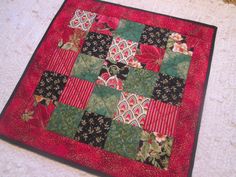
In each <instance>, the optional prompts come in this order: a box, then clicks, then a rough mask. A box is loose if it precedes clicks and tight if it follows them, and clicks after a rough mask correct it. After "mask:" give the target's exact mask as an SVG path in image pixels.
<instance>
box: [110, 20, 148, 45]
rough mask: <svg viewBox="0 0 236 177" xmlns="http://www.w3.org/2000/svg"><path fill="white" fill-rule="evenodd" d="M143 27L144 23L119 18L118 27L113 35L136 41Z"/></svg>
mask: <svg viewBox="0 0 236 177" xmlns="http://www.w3.org/2000/svg"><path fill="white" fill-rule="evenodd" d="M144 27H145V25H143V24H140V23H136V22H132V21H128V20H120V22H119V26H118V29H117V30H116V31H115V32H114V35H115V36H119V37H121V38H123V39H126V40H131V41H134V42H138V41H139V39H140V36H141V34H142V32H143V29H144Z"/></svg>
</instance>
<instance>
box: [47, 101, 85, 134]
mask: <svg viewBox="0 0 236 177" xmlns="http://www.w3.org/2000/svg"><path fill="white" fill-rule="evenodd" d="M83 113H84V111H83V110H81V109H77V108H74V107H71V106H68V105H64V104H61V103H60V104H59V105H58V106H57V108H56V109H55V111H54V112H53V114H52V116H51V118H50V120H49V123H48V125H47V129H48V130H50V131H53V132H56V133H58V134H60V135H63V136H67V137H70V138H74V136H75V133H76V131H77V129H78V128H77V126H78V125H79V122H80V120H81V119H82V116H83Z"/></svg>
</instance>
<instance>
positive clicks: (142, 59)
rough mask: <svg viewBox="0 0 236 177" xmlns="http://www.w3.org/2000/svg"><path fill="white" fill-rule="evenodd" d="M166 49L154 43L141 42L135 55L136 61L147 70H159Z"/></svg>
mask: <svg viewBox="0 0 236 177" xmlns="http://www.w3.org/2000/svg"><path fill="white" fill-rule="evenodd" d="M164 55H165V49H162V48H158V47H156V46H152V45H146V44H140V46H139V49H138V50H137V52H136V55H135V61H136V62H139V63H140V64H141V65H142V66H144V68H146V69H147V70H151V71H154V72H159V70H160V66H161V63H162V59H163V58H164Z"/></svg>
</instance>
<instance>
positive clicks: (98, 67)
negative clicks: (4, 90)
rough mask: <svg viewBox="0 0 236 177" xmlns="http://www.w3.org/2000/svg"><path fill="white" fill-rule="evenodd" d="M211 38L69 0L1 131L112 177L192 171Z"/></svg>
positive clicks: (204, 28)
mask: <svg viewBox="0 0 236 177" xmlns="http://www.w3.org/2000/svg"><path fill="white" fill-rule="evenodd" d="M215 34H216V28H215V27H213V26H210V25H205V24H202V23H201V24H200V23H197V22H191V21H189V20H183V19H178V18H173V17H169V16H167V15H161V14H154V13H150V12H146V11H141V10H136V9H129V8H127V7H123V6H119V5H112V4H111V3H103V2H101V1H95V0H67V1H65V2H64V5H63V6H62V8H61V10H60V11H59V12H58V14H57V16H56V18H54V20H53V22H52V23H51V26H50V28H49V29H48V30H47V33H46V34H45V36H44V38H43V40H42V42H41V43H40V45H39V47H38V48H37V50H36V52H35V53H34V55H33V56H32V59H31V61H30V63H29V65H28V66H27V69H26V72H24V75H23V76H22V79H21V80H20V82H19V84H18V85H17V87H16V89H15V91H14V93H13V95H12V96H11V99H10V101H9V102H8V104H7V105H6V107H5V108H4V109H3V112H2V114H1V117H0V136H3V137H4V138H5V137H6V138H9V139H14V140H17V142H20V143H22V144H24V145H29V146H31V147H33V148H35V149H38V150H41V151H43V152H47V153H49V154H50V155H55V156H57V157H60V158H62V159H66V160H69V161H72V162H75V163H76V164H80V165H82V166H85V167H88V168H91V169H95V170H98V171H101V172H104V173H106V174H108V175H109V176H117V177H136V176H140V177H154V176H161V177H169V176H171V177H172V176H173V177H175V176H176V177H185V176H191V175H190V174H189V171H191V170H190V168H191V164H190V163H189V162H191V161H193V160H192V156H193V152H194V149H193V147H195V145H194V143H195V137H196V135H197V128H198V125H199V116H200V111H201V107H202V103H203V95H204V91H205V89H206V81H207V77H208V73H209V66H210V63H211V56H212V52H213V42H214V38H215ZM23 35H24V34H23ZM99 176H105V175H103V174H102V175H99Z"/></svg>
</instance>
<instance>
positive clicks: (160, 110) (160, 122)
mask: <svg viewBox="0 0 236 177" xmlns="http://www.w3.org/2000/svg"><path fill="white" fill-rule="evenodd" d="M178 110H179V107H177V106H173V105H171V104H166V103H163V102H160V101H154V100H151V101H150V104H149V109H148V112H147V116H146V119H145V122H144V127H143V128H144V129H145V130H147V131H151V132H158V133H160V134H163V135H169V136H172V135H173V134H174V127H175V121H176V118H177V116H178Z"/></svg>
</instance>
